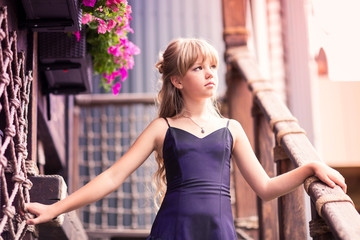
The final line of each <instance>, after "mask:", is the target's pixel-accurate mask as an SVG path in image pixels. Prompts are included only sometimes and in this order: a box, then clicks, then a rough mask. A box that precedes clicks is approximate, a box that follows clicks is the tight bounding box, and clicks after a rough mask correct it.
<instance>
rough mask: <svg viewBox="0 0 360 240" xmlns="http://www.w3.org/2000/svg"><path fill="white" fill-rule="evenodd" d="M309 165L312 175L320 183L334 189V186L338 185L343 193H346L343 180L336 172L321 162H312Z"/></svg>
mask: <svg viewBox="0 0 360 240" xmlns="http://www.w3.org/2000/svg"><path fill="white" fill-rule="evenodd" d="M310 164H312V169H313V171H314V175H315V176H317V177H318V178H319V179H320V180H321V181H323V182H324V183H326V184H327V185H329V186H330V187H332V188H334V187H335V186H336V185H339V186H340V187H341V189H342V190H343V191H344V193H346V190H347V186H346V183H345V178H344V177H343V176H342V175H341V174H340V173H339V172H338V171H337V170H335V169H333V168H331V167H329V166H328V165H326V164H325V163H322V162H312V163H310Z"/></svg>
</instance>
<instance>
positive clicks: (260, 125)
mask: <svg viewBox="0 0 360 240" xmlns="http://www.w3.org/2000/svg"><path fill="white" fill-rule="evenodd" d="M226 59H227V62H228V64H229V66H230V68H228V69H229V72H228V75H227V76H228V77H227V78H228V79H227V81H228V84H229V82H231V81H245V82H244V83H245V84H246V85H247V87H248V89H249V90H250V92H251V94H252V98H253V107H252V114H253V118H254V122H255V123H254V128H255V134H254V135H255V151H256V153H257V155H258V157H259V156H260V157H259V159H260V161H261V163H262V165H263V166H264V168H265V170H266V171H267V172H268V171H270V172H271V171H272V170H271V169H272V168H274V167H273V166H274V161H275V162H276V163H277V174H282V173H284V172H286V171H288V170H290V169H291V168H292V167H298V166H301V165H303V164H305V163H308V162H310V161H321V159H320V158H319V156H318V153H317V152H316V150H315V149H314V147H313V146H312V144H311V143H310V141H309V139H308V138H307V137H306V133H305V131H304V130H303V129H302V128H301V127H300V126H299V124H298V123H297V121H296V119H295V118H294V116H293V115H292V114H291V112H290V111H289V109H288V108H287V106H286V105H285V104H284V102H283V101H282V100H281V99H280V97H279V95H278V94H277V93H276V92H275V91H274V89H273V86H272V84H271V82H270V81H267V80H265V79H264V78H263V77H262V75H261V74H260V71H259V68H258V66H257V63H256V60H255V58H254V57H253V56H252V54H250V52H249V51H248V49H247V48H246V47H236V48H228V51H227V53H226ZM230 85H231V83H230ZM229 97H230V98H231V96H229ZM236 97H237V98H236ZM238 98H239V97H238V96H235V98H233V99H237V100H236V101H237V102H239V100H238ZM229 104H230V105H233V108H234V107H235V108H236V106H234V104H233V103H232V104H231V103H229ZM230 107H231V106H230ZM249 115H250V113H249ZM270 130H271V131H270ZM274 136H275V141H274ZM274 145H275V146H274ZM272 148H273V149H272ZM272 151H273V155H272V154H267V153H266V152H270V153H271V152H272ZM264 155H265V156H264ZM288 159H290V160H291V161H287V160H288ZM270 175H271V174H270ZM304 187H305V189H306V191H307V193H308V194H309V196H310V198H311V202H312V203H311V206H312V220H311V222H310V235H311V236H312V237H313V238H314V239H360V215H359V213H358V212H357V211H356V209H355V208H354V206H353V204H352V201H351V199H350V198H349V197H348V196H347V195H346V194H345V193H344V192H343V191H342V190H341V188H340V187H338V186H336V187H335V188H330V187H328V186H326V185H325V184H323V183H321V182H319V181H318V179H316V178H314V177H311V178H309V179H307V180H306V181H305V184H304ZM302 192H303V190H302V189H297V190H296V191H295V192H293V193H291V194H288V195H286V196H284V197H283V198H281V199H279V202H278V204H277V207H278V208H279V217H278V222H277V223H274V222H272V223H269V221H266V219H265V218H267V217H269V212H270V211H271V208H272V207H271V206H270V207H268V211H264V209H261V207H260V210H258V211H259V215H260V216H259V225H260V233H259V235H260V239H268V238H269V237H270V235H271V238H272V239H305V238H306V237H307V236H306V235H308V234H307V230H306V227H305V225H304V224H306V223H305V219H306V218H305V206H304V203H303V201H304V200H303V199H304V197H303V195H302ZM258 206H262V207H266V205H264V203H260V204H258ZM315 209H317V210H316V211H315ZM275 211H276V210H275ZM275 215H277V211H276V212H275ZM320 216H321V217H320ZM273 219H274V218H273ZM274 226H275V228H278V229H279V230H274V229H272V230H271V231H273V233H270V235H269V233H268V232H267V233H265V232H266V231H269V228H271V227H272V228H274ZM277 226H279V227H277Z"/></svg>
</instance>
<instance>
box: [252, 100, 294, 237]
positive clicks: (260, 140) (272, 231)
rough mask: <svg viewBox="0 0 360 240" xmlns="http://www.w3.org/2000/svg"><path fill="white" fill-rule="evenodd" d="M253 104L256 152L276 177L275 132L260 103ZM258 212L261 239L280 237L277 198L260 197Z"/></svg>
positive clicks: (268, 171) (271, 175) (271, 174)
mask: <svg viewBox="0 0 360 240" xmlns="http://www.w3.org/2000/svg"><path fill="white" fill-rule="evenodd" d="M253 104H254V105H253V109H252V115H253V117H254V123H255V124H254V133H255V153H256V156H257V158H258V159H259V161H260V163H261V165H262V166H263V168H264V170H265V171H266V173H267V174H268V175H269V177H274V176H275V175H276V169H275V164H274V161H273V156H272V148H273V146H274V144H275V143H274V137H273V133H272V132H271V130H270V128H269V124H268V123H267V121H266V119H265V117H264V115H263V114H262V112H261V110H260V109H259V107H258V105H257V104H256V103H255V102H254V103H253ZM258 214H259V225H260V233H259V234H260V238H259V239H265V240H266V239H279V224H278V205H277V202H276V200H271V201H268V202H264V201H262V200H261V199H260V198H258ZM294 239H295V238H294Z"/></svg>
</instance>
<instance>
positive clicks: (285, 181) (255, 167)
mask: <svg viewBox="0 0 360 240" xmlns="http://www.w3.org/2000/svg"><path fill="white" fill-rule="evenodd" d="M230 130H231V133H232V135H233V138H234V149H233V158H234V159H235V162H236V164H237V166H238V168H239V169H240V172H241V173H242V175H243V176H244V178H245V179H246V181H247V182H248V183H249V185H250V186H251V187H252V188H253V190H254V191H255V192H256V194H257V195H258V196H259V197H260V198H261V199H263V200H265V201H267V200H271V199H274V198H276V197H279V196H282V195H284V194H286V193H288V192H291V191H292V190H294V189H295V188H296V187H298V186H299V185H301V184H302V183H303V182H304V181H305V179H306V178H308V177H310V176H312V175H315V176H317V177H318V178H319V179H320V180H321V181H323V182H324V183H326V184H327V185H329V186H330V187H335V185H336V184H337V185H339V186H340V187H341V188H342V189H343V191H344V192H346V184H345V181H344V178H343V176H342V175H341V174H340V173H339V172H338V171H336V170H335V169H332V168H330V167H328V166H327V165H326V164H324V163H322V162H310V163H308V164H305V165H303V166H300V167H298V168H296V169H294V170H292V171H289V172H287V173H284V174H282V175H279V176H276V177H273V178H269V176H268V175H267V174H266V172H265V170H264V169H263V167H262V166H261V164H260V163H259V161H258V159H257V158H256V156H255V154H254V151H253V150H252V147H251V145H250V143H249V141H248V139H247V137H246V134H245V132H244V130H243V129H242V127H241V125H240V124H239V123H238V122H237V121H235V120H231V124H230Z"/></svg>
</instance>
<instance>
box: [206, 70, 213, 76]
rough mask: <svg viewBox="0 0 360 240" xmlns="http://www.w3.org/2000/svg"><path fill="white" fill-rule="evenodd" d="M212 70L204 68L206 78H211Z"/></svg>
mask: <svg viewBox="0 0 360 240" xmlns="http://www.w3.org/2000/svg"><path fill="white" fill-rule="evenodd" d="M213 77H214V72H213V70H212V69H211V68H206V78H213Z"/></svg>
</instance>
